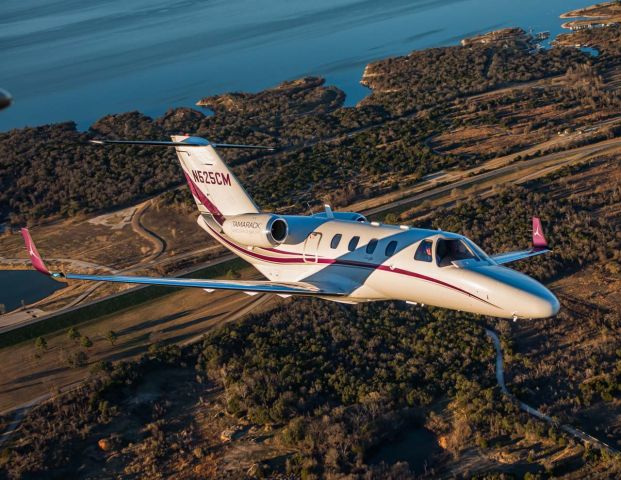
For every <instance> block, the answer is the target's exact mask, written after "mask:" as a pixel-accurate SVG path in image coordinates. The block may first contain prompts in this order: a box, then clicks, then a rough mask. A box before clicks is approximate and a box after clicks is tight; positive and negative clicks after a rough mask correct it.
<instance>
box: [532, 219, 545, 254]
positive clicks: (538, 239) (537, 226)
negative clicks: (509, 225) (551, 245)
mask: <svg viewBox="0 0 621 480" xmlns="http://www.w3.org/2000/svg"><path fill="white" fill-rule="evenodd" d="M533 248H536V249H547V248H548V241H547V240H546V237H545V235H544V234H543V226H542V225H541V219H540V218H539V217H533Z"/></svg>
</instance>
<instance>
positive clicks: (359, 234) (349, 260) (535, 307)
mask: <svg viewBox="0 0 621 480" xmlns="http://www.w3.org/2000/svg"><path fill="white" fill-rule="evenodd" d="M91 142H92V143H95V144H99V145H108V144H129V145H156V146H165V147H173V148H175V150H176V153H177V156H178V159H179V162H180V163H181V167H182V169H183V173H184V175H185V179H186V180H187V183H188V186H189V188H190V191H191V193H192V196H193V197H194V200H195V202H196V205H197V207H198V211H199V214H198V217H197V222H198V224H199V225H200V227H201V228H203V229H204V230H205V231H206V232H207V233H208V234H209V235H211V236H212V237H213V238H214V239H215V240H217V241H218V242H220V243H221V244H222V245H223V246H225V247H226V248H227V249H229V250H230V251H232V252H233V253H235V254H236V255H238V256H239V257H241V258H243V259H244V260H246V261H247V262H249V263H250V264H252V265H253V266H254V267H255V268H256V269H257V270H259V271H260V272H261V273H262V274H263V275H264V276H265V277H267V279H268V280H263V281H242V280H203V279H188V278H170V277H144V276H125V275H90V274H77V273H64V272H54V273H52V272H50V271H49V270H48V268H47V267H46V266H45V263H44V262H43V260H42V258H41V256H40V255H39V253H38V251H37V248H36V246H35V244H34V242H33V241H32V238H31V236H30V233H29V232H28V230H27V229H25V228H24V229H22V234H23V236H24V241H25V243H26V248H27V250H28V253H29V255H30V258H31V261H32V264H33V266H34V268H35V269H36V270H38V271H39V272H41V273H43V274H45V275H50V276H51V277H52V278H55V279H59V280H88V281H97V282H102V281H103V282H121V283H136V284H147V285H168V286H174V287H193V288H202V289H204V290H205V291H207V292H212V291H214V290H216V289H224V290H238V291H242V292H246V293H247V294H249V295H254V294H257V293H273V294H277V295H280V296H282V297H288V296H291V295H300V296H310V297H319V298H323V299H326V300H332V301H337V302H344V303H359V302H369V301H378V300H404V301H406V302H409V303H412V304H419V305H423V306H424V305H432V306H436V307H443V308H447V309H453V310H459V311H463V312H471V313H475V314H481V315H489V316H493V317H499V318H513V319H514V320H516V319H518V318H526V319H535V318H546V317H550V316H554V315H556V313H557V312H558V310H559V302H558V300H557V299H556V297H555V296H554V295H553V294H552V293H551V292H550V291H549V290H548V289H547V288H546V287H544V286H543V285H541V284H540V283H539V282H537V281H536V280H534V279H532V278H530V277H528V276H526V275H524V274H522V273H519V272H517V271H514V270H511V269H509V268H507V267H505V266H504V265H505V264H507V263H510V262H514V261H517V260H522V259H525V258H529V257H533V256H536V255H540V254H543V253H546V252H549V251H550V250H549V249H548V244H547V242H546V239H545V236H544V233H543V230H542V226H541V221H540V220H539V219H538V218H536V217H533V219H532V224H533V236H532V247H531V248H529V249H526V250H522V251H515V252H508V253H501V254H498V255H487V254H486V253H485V252H484V251H483V250H482V249H481V248H479V247H478V246H477V245H476V244H475V243H474V242H473V241H472V240H470V239H468V238H466V237H465V236H463V235H459V234H457V233H450V232H444V231H440V230H427V229H421V228H412V227H409V226H399V225H397V226H395V225H385V224H381V223H378V222H370V221H368V220H367V219H366V218H365V217H364V216H363V215H361V214H360V213H355V212H336V211H332V209H331V208H330V207H329V206H325V210H324V211H322V212H321V213H315V214H313V215H277V214H274V213H268V212H262V211H260V210H259V208H258V207H257V205H256V204H255V203H254V202H253V200H252V198H251V197H250V196H249V195H248V193H246V191H245V190H244V188H243V186H242V185H241V184H240V182H239V181H238V179H237V178H236V177H235V175H234V174H233V172H232V171H231V170H230V169H229V168H228V167H227V165H226V164H225V162H224V161H223V160H222V158H221V157H220V156H219V155H218V153H217V149H220V148H265V147H258V146H253V145H232V144H216V143H211V142H209V141H208V140H206V139H203V138H200V137H191V136H177V135H176V136H173V137H172V141H131V140H92V141H91Z"/></svg>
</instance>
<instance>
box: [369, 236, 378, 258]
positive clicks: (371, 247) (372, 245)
mask: <svg viewBox="0 0 621 480" xmlns="http://www.w3.org/2000/svg"><path fill="white" fill-rule="evenodd" d="M375 247H377V238H374V239H372V240H371V241H370V242H369V243H368V244H367V254H369V255H372V254H373V252H374V251H375Z"/></svg>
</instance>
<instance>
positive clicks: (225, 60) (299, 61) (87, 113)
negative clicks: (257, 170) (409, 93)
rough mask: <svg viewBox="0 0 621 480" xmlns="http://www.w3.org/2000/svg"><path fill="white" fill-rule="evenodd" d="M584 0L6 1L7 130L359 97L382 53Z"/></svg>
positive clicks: (542, 17) (2, 126) (551, 19)
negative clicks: (288, 88) (228, 100)
mask: <svg viewBox="0 0 621 480" xmlns="http://www.w3.org/2000/svg"><path fill="white" fill-rule="evenodd" d="M590 3H592V1H584V0H582V1H578V0H546V1H541V0H520V1H515V0H386V1H382V2H378V1H371V0H316V1H314V2H306V1H301V0H263V1H260V2H258V1H251V0H200V1H199V0H96V1H94V0H91V1H88V0H86V1H85V0H47V1H42V0H3V2H2V16H1V17H0V58H2V69H0V87H2V88H5V89H7V90H9V91H10V92H11V93H12V94H13V97H14V99H15V103H14V105H13V106H12V107H11V108H10V109H8V110H5V111H2V112H0V131H4V130H8V129H11V128H16V127H21V126H24V125H31V126H35V125H42V124H45V123H50V122H59V121H65V120H74V121H76V122H77V123H78V125H79V127H80V128H82V129H86V128H88V126H89V125H90V124H91V123H92V122H93V121H94V120H96V119H98V118H100V117H101V116H103V115H106V114H108V113H119V112H125V111H130V110H140V111H142V112H144V113H146V114H148V115H151V116H155V115H160V114H161V113H163V112H164V111H166V110H167V109H168V108H170V107H175V106H193V105H194V103H195V102H196V101H197V100H198V99H200V98H201V97H204V96H208V95H214V94H217V93H223V92H229V91H240V90H244V91H259V90H262V89H264V88H266V87H269V86H273V85H276V84H277V83H279V82H281V81H283V80H287V79H292V78H298V77H301V76H304V75H322V76H325V77H326V78H327V80H328V82H329V83H333V84H335V85H337V86H338V87H340V88H342V89H343V90H344V91H345V92H346V93H347V104H348V105H353V104H355V103H356V102H357V101H359V100H360V99H361V98H363V97H364V96H365V95H366V94H367V93H368V91H367V90H366V89H365V88H364V87H362V86H361V85H360V84H359V83H358V82H359V80H360V77H361V75H362V71H363V70H364V66H365V65H366V64H367V63H368V62H369V61H372V60H375V59H379V58H384V57H387V56H391V55H401V54H405V53H407V52H409V51H411V50H415V49H422V48H427V47H431V46H441V45H454V44H457V43H458V42H459V40H460V39H461V38H463V37H465V36H471V35H474V34H477V33H482V32H486V31H489V30H493V29H498V28H502V27H507V26H520V27H523V28H525V29H527V30H528V29H531V28H532V29H533V31H534V32H538V31H543V30H547V31H550V32H551V33H552V37H554V36H555V35H556V34H557V33H559V32H560V31H561V28H560V25H561V23H562V22H561V20H560V19H559V18H558V16H559V15H560V14H561V13H563V12H566V11H568V10H572V9H575V8H578V7H582V6H586V5H588V4H590Z"/></svg>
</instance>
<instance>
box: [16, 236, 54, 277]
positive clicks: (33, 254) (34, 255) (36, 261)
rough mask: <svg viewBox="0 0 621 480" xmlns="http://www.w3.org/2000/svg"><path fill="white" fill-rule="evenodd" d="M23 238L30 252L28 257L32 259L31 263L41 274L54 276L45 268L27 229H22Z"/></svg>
mask: <svg viewBox="0 0 621 480" xmlns="http://www.w3.org/2000/svg"><path fill="white" fill-rule="evenodd" d="M21 233H22V237H23V238H24V243H25V244H26V251H27V252H28V256H29V257H30V263H31V264H32V266H33V267H34V268H35V270H37V271H38V272H41V273H42V274H44V275H52V274H51V273H50V271H49V270H48V269H47V267H46V266H45V263H44V262H43V259H42V258H41V255H39V252H38V251H37V247H36V245H35V244H34V241H33V240H32V237H31V236H30V232H29V231H28V229H27V228H22V229H21Z"/></svg>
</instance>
